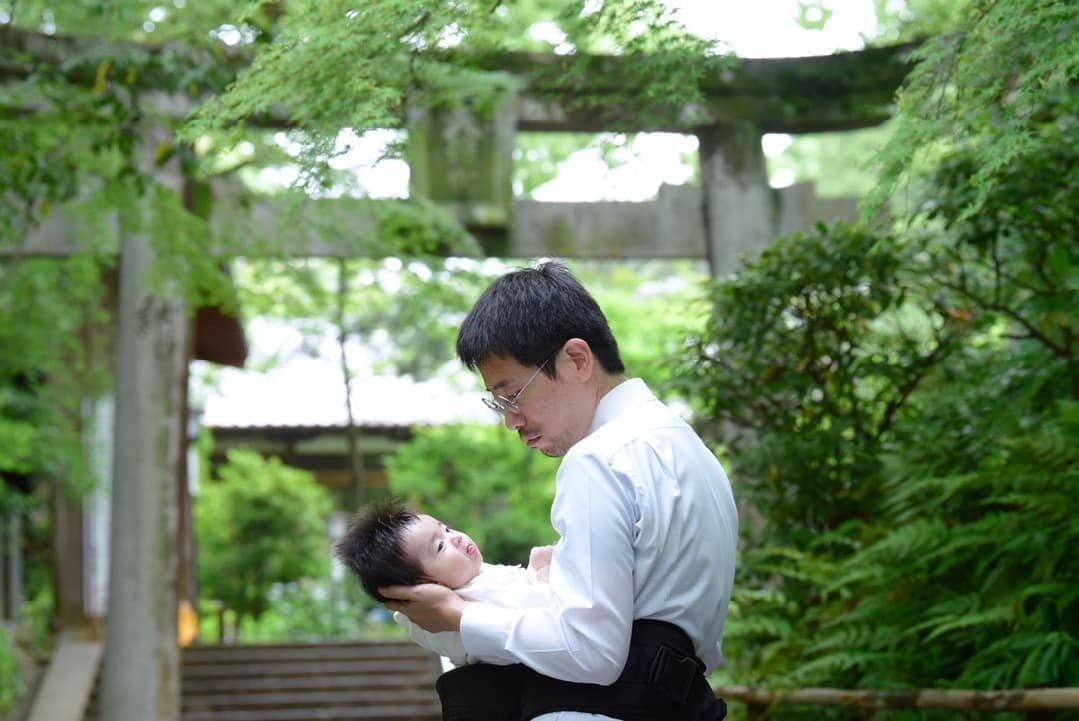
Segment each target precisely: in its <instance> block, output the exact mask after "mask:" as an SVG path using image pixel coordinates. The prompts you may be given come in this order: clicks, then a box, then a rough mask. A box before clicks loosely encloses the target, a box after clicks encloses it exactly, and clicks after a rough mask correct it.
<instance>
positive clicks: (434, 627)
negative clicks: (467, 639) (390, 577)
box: [378, 583, 468, 633]
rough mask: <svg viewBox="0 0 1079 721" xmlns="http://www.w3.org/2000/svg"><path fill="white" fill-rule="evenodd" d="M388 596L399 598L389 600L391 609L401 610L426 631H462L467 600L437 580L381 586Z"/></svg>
mask: <svg viewBox="0 0 1079 721" xmlns="http://www.w3.org/2000/svg"><path fill="white" fill-rule="evenodd" d="M378 591H379V593H381V594H382V595H383V596H386V597H387V598H392V599H396V600H394V601H389V602H387V603H386V608H388V609H390V610H391V611H400V612H401V613H403V614H405V615H406V616H408V620H409V621H412V623H414V624H416V625H417V626H419V627H420V628H422V629H423V630H424V631H430V632H431V633H438V632H439V631H460V630H461V614H462V613H464V610H465V604H466V603H468V601H466V600H464V599H463V598H461V597H460V596H458V595H457V594H456V593H454V592H453V591H452V590H450V589H448V588H446V587H445V586H439V585H438V584H436V583H420V584H418V585H415V586H387V587H386V588H380V589H378Z"/></svg>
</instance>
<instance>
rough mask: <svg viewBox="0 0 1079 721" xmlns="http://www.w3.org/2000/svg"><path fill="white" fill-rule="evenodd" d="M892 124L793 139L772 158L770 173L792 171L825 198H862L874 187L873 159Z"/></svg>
mask: <svg viewBox="0 0 1079 721" xmlns="http://www.w3.org/2000/svg"><path fill="white" fill-rule="evenodd" d="M889 128H890V125H889V124H888V123H884V124H883V125H878V126H877V127H875V128H865V129H862V130H847V131H844V132H835V133H810V134H806V135H796V136H793V137H792V138H791V144H790V146H789V147H788V148H787V149H786V150H784V151H783V152H782V153H781V154H779V155H776V156H773V157H769V158H768V173H769V176H771V175H773V174H774V173H775V172H776V171H780V170H784V171H790V172H791V173H792V174H793V178H792V179H793V181H794V182H795V183H804V182H812V183H813V184H814V187H815V189H816V192H817V194H818V195H820V196H822V197H838V196H850V197H861V196H863V195H865V193H866V191H867V190H868V189H869V188H871V187H873V185H874V183H876V179H877V170H878V169H877V168H876V167H874V164H873V160H874V158H875V156H876V155H877V153H878V152H879V151H880V148H881V146H883V144H884V143H885V141H886V140H887V138H888V134H889V132H890V130H889Z"/></svg>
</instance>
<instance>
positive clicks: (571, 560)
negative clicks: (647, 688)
mask: <svg viewBox="0 0 1079 721" xmlns="http://www.w3.org/2000/svg"><path fill="white" fill-rule="evenodd" d="M577 450H578V449H576V448H575V449H574V450H573V451H571V452H570V454H568V455H567V456H566V457H565V458H564V459H563V462H562V465H561V466H560V467H559V470H558V476H557V483H556V493H555V499H554V504H553V506H552V508H551V523H552V525H553V526H554V528H555V530H556V531H557V532H558V533H559V535H560V536H561V539H560V540H559V541H558V543H557V544H556V545H555V549H554V554H553V556H552V561H551V573H550V578H549V592H550V594H551V599H552V604H551V605H549V606H546V607H543V608H527V609H521V608H516V609H509V608H501V607H498V606H495V605H493V604H490V603H469V604H468V605H467V606H466V608H465V611H464V614H463V616H462V618H461V637H462V640H463V642H464V647H465V649H466V651H467V653H468V655H469V656H470V657H475V658H478V659H480V660H482V661H488V662H502V663H518V662H519V663H524V664H525V665H527V666H529V667H531V668H533V669H535V670H536V671H538V672H539V673H542V674H544V675H546V676H551V677H553V678H558V679H563V680H567V681H581V680H587V681H588V682H589V683H598V684H603V685H607V684H611V683H613V682H614V681H615V680H616V679H617V678H618V676H619V674H621V672H622V667H623V666H624V665H625V661H626V657H627V655H628V653H629V637H630V631H631V629H632V624H633V597H634V585H633V562H634V547H633V539H634V526H635V519H636V515H637V513H636V504H635V496H634V493H633V487H634V484H633V479H632V478H629V477H628V475H627V473H626V472H625V471H622V472H619V473H615V472H614V471H613V470H612V468H611V467H610V465H609V464H608V463H607V462H606V460H605V459H602V458H599V457H596V456H595V455H591V454H588V453H586V452H576V451H577Z"/></svg>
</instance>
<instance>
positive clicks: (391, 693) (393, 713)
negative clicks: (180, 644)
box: [84, 642, 442, 721]
mask: <svg viewBox="0 0 1079 721" xmlns="http://www.w3.org/2000/svg"><path fill="white" fill-rule="evenodd" d="M181 661H182V664H183V666H182V672H181V691H182V694H183V698H182V709H181V714H180V721H351V720H360V719H362V720H364V721H439V720H440V719H441V717H442V713H441V709H440V706H439V703H438V696H437V694H436V693H435V681H436V679H437V678H438V675H439V673H441V667H440V664H439V661H438V658H437V657H436V656H435V655H433V654H431V653H430V652H428V651H426V650H424V649H422V648H420V647H419V646H417V645H415V644H413V643H409V642H388V643H380V642H356V643H329V644H314V643H312V644H254V645H237V646H193V647H190V648H187V649H185V650H184V651H183V653H182V655H181ZM97 695H98V694H97V691H96V689H95V692H94V694H93V697H92V699H91V702H90V708H89V709H88V710H87V713H86V716H85V717H84V721H103V720H99V719H98V713H97V710H98V706H97V701H98V698H97Z"/></svg>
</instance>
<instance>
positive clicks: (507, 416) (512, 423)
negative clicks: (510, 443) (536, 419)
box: [502, 408, 525, 431]
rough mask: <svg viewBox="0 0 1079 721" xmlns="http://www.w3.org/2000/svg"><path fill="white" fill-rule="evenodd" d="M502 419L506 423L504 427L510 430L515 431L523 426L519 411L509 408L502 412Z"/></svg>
mask: <svg viewBox="0 0 1079 721" xmlns="http://www.w3.org/2000/svg"><path fill="white" fill-rule="evenodd" d="M502 420H503V422H504V423H505V424H506V428H509V429H510V430H511V431H516V430H518V429H520V428H523V427H524V424H525V423H524V418H523V417H522V416H521V414H520V413H517V412H516V411H513V410H510V409H509V408H507V409H506V411H505V412H504V413H503V414H502Z"/></svg>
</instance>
